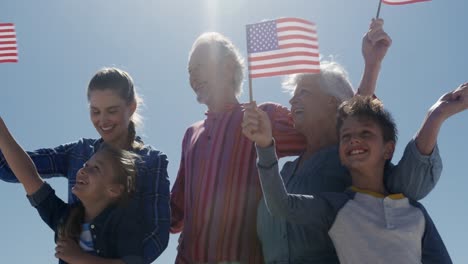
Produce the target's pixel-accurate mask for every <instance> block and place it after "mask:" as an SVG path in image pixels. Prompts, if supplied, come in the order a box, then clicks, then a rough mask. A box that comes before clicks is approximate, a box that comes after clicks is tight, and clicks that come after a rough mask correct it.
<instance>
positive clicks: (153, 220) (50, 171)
mask: <svg viewBox="0 0 468 264" xmlns="http://www.w3.org/2000/svg"><path fill="white" fill-rule="evenodd" d="M137 140H140V139H139V138H137ZM102 142H103V140H102V139H85V138H82V139H80V140H78V141H76V142H73V143H68V144H64V145H60V146H58V147H56V148H43V149H38V150H36V151H32V152H27V153H28V155H29V156H30V157H31V159H32V160H33V162H34V164H35V165H36V168H37V170H38V172H39V174H40V175H41V177H42V178H52V177H58V176H62V177H66V178H68V187H69V191H68V203H69V204H74V203H76V202H77V201H78V199H77V197H76V196H75V195H73V194H72V192H71V188H72V187H73V186H74V185H75V179H76V174H77V172H78V170H79V169H80V168H81V167H83V164H84V163H85V162H86V161H87V160H88V159H89V158H90V157H91V156H92V155H93V154H94V152H95V151H96V150H98V149H99V146H100V144H101V143H102ZM135 153H136V154H138V155H140V157H141V160H138V161H137V180H136V190H135V193H134V196H133V198H132V200H131V201H130V203H131V204H132V205H133V206H134V207H136V208H137V209H138V210H139V211H142V212H143V215H144V222H143V226H144V231H145V232H144V233H145V236H144V240H143V247H144V256H145V259H146V262H147V263H150V262H152V261H154V260H155V259H156V258H157V257H158V256H159V255H161V253H162V252H163V251H164V249H165V248H166V247H167V243H168V241H169V225H170V209H169V178H168V175H167V165H168V161H167V156H166V155H165V154H163V153H161V152H160V151H157V150H155V149H153V148H152V147H151V146H148V145H144V146H143V147H142V148H141V149H140V150H137V151H135ZM0 179H1V180H3V181H7V182H18V180H17V179H16V177H15V175H14V174H13V173H12V171H11V169H10V168H9V166H8V164H7V162H6V160H5V158H4V156H3V154H1V153H0ZM129 217H132V215H129Z"/></svg>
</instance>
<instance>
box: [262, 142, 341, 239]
mask: <svg viewBox="0 0 468 264" xmlns="http://www.w3.org/2000/svg"><path fill="white" fill-rule="evenodd" d="M257 155H258V162H257V167H258V172H259V176H260V183H261V187H262V190H263V197H264V199H265V204H266V206H267V209H268V211H269V212H270V214H271V215H272V216H276V217H282V218H284V219H285V220H287V221H289V222H292V223H296V224H308V225H313V226H315V227H317V228H327V229H326V230H328V228H329V227H330V226H331V223H332V222H333V219H334V217H335V216H336V212H335V209H334V208H333V206H332V205H331V204H330V203H329V202H328V201H327V199H326V198H324V197H323V196H321V195H304V194H289V193H287V190H286V187H285V186H284V183H283V180H282V178H281V176H280V173H279V169H278V160H277V157H276V155H275V150H274V146H270V147H266V148H260V147H257Z"/></svg>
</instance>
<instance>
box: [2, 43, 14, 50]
mask: <svg viewBox="0 0 468 264" xmlns="http://www.w3.org/2000/svg"><path fill="white" fill-rule="evenodd" d="M16 47H17V45H16V43H15V44H5V45H0V50H4V49H5V50H7V49H9V50H16Z"/></svg>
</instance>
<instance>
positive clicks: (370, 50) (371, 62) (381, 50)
mask: <svg viewBox="0 0 468 264" xmlns="http://www.w3.org/2000/svg"><path fill="white" fill-rule="evenodd" d="M383 24H384V21H383V20H382V19H372V22H371V24H370V26H369V31H367V33H366V34H365V35H364V37H363V38H362V55H363V57H364V73H363V74H362V78H361V82H360V84H359V88H358V90H357V93H358V94H360V95H363V96H372V95H374V93H375V87H376V84H377V79H378V77H379V72H380V67H381V65H382V61H383V59H384V57H385V54H387V50H388V48H389V47H390V45H391V44H392V39H391V38H390V37H389V36H388V34H387V33H386V32H385V31H384V30H383Z"/></svg>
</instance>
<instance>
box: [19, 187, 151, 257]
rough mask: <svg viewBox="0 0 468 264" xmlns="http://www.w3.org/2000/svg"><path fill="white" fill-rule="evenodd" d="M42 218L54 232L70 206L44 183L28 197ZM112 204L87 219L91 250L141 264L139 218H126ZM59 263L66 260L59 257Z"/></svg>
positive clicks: (119, 209) (62, 222) (100, 255)
mask: <svg viewBox="0 0 468 264" xmlns="http://www.w3.org/2000/svg"><path fill="white" fill-rule="evenodd" d="M27 197H28V199H29V202H30V203H31V205H32V206H34V207H35V208H36V209H37V211H38V212H39V215H40V216H41V218H42V220H44V222H45V223H46V224H47V225H48V226H49V227H50V228H52V230H54V232H55V238H56V239H57V233H58V229H59V228H60V227H61V226H62V225H63V224H64V223H66V221H67V218H68V216H69V213H70V211H71V209H72V207H73V206H77V205H79V203H75V205H71V206H70V205H68V204H67V203H65V202H64V201H62V200H61V199H60V198H58V197H57V195H55V191H54V190H53V189H52V187H50V185H49V184H47V183H44V184H43V185H42V186H41V188H40V189H39V190H37V191H36V192H35V193H34V194H32V195H30V196H27ZM122 209H123V208H119V207H117V206H114V205H111V206H108V207H107V208H106V209H104V210H103V211H102V212H101V213H99V215H98V216H96V217H95V218H94V219H93V220H92V221H91V222H90V229H91V230H90V231H91V237H92V239H93V245H94V252H95V253H96V255H97V256H99V257H103V258H112V259H121V260H122V261H123V262H125V263H127V264H140V263H144V258H143V251H142V246H141V243H142V240H143V232H142V230H141V228H140V226H141V223H140V221H139V220H140V219H141V218H138V217H133V218H132V217H128V215H127V212H128V211H125V213H124V211H123V210H122ZM59 263H65V262H64V261H63V260H60V262H59Z"/></svg>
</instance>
